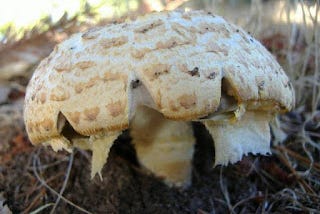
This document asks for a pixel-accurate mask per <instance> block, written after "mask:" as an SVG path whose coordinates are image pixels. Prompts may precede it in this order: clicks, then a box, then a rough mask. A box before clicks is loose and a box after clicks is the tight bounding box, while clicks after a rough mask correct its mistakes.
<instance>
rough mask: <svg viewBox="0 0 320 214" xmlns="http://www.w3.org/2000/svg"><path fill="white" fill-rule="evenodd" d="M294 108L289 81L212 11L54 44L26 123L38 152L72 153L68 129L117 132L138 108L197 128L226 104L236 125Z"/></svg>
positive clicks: (157, 18)
mask: <svg viewBox="0 0 320 214" xmlns="http://www.w3.org/2000/svg"><path fill="white" fill-rule="evenodd" d="M139 88H143V90H142V89H141V93H135V90H139ZM136 94H139V96H137V95H136ZM141 94H142V95H141ZM141 96H142V98H141ZM230 97H232V98H233V99H234V102H232V101H231V103H232V104H230V103H229V104H228V99H229V100H230ZM220 101H221V102H220ZM223 102H224V103H227V104H223ZM293 104H294V92H293V89H292V86H291V84H290V82H289V79H288V77H287V76H286V75H285V73H284V71H283V70H282V68H281V67H280V66H279V64H278V63H277V62H276V60H275V59H274V57H273V56H272V55H271V54H270V53H269V52H268V51H267V50H266V49H265V48H264V47H263V46H262V45H261V44H260V43H259V42H258V41H256V40H255V39H254V38H252V37H251V36H250V35H248V34H247V33H245V31H244V30H242V29H241V28H239V27H237V26H235V25H233V24H230V23H228V22H227V21H225V20H224V19H223V18H221V17H219V16H214V15H212V14H210V13H205V12H200V11H194V12H182V11H171V12H161V13H153V14H150V15H146V16H143V17H141V18H138V19H136V20H133V21H131V20H128V21H126V22H123V23H120V24H111V25H107V26H105V27H98V28H93V29H91V30H88V31H87V32H84V33H78V34H75V35H73V36H72V37H71V38H69V39H68V40H66V41H64V42H62V43H61V44H59V45H58V46H56V47H55V49H54V51H53V52H52V53H51V54H50V56H49V57H47V58H46V59H44V60H43V61H42V62H41V64H40V65H39V66H38V68H37V70H36V71H35V73H34V75H33V77H32V78H31V80H30V83H29V86H28V88H27V93H26V98H25V110H24V117H25V124H26V129H27V132H28V135H29V138H30V140H31V141H32V142H33V143H34V144H39V143H44V142H45V143H49V144H51V145H53V147H54V148H60V147H63V148H66V149H70V148H71V147H72V142H71V143H70V138H68V139H67V138H66V137H64V136H63V134H62V129H63V127H64V126H65V123H66V121H68V123H69V124H70V125H71V126H72V127H73V129H74V130H75V131H76V132H77V133H79V134H80V135H82V136H93V135H101V134H104V133H108V132H117V131H121V130H124V129H126V128H128V127H129V124H130V121H131V119H132V118H133V116H134V114H135V112H136V109H137V107H138V106H140V105H146V106H149V107H151V108H153V109H155V110H157V111H158V112H160V113H162V114H163V115H164V117H165V118H168V119H172V120H183V121H191V120H194V121H195V120H199V118H203V117H206V118H205V120H210V119H211V118H212V117H211V116H212V114H215V113H217V112H225V111H226V109H230V108H231V106H232V105H233V106H234V105H235V106H236V109H232V110H231V111H232V112H235V115H236V119H237V120H240V118H241V115H242V113H243V112H245V111H255V112H256V111H263V112H269V113H270V114H274V113H277V112H285V111H288V110H290V109H291V108H292V107H293ZM240 107H241V108H240ZM239 112H240V113H239ZM241 112H242V113H241ZM214 117H215V115H214V116H213V118H214ZM246 118H249V117H246ZM223 120H224V119H223ZM245 120H247V119H245ZM204 123H205V124H206V125H207V127H209V126H210V125H208V124H209V123H208V122H204ZM267 132H269V131H268V130H267ZM112 139H114V138H112Z"/></svg>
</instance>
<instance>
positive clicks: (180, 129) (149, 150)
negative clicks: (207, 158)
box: [130, 107, 195, 186]
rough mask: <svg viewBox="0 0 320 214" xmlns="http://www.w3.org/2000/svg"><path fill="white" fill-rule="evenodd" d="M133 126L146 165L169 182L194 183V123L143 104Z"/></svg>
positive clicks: (136, 146) (140, 153) (142, 160)
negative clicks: (174, 117)
mask: <svg viewBox="0 0 320 214" xmlns="http://www.w3.org/2000/svg"><path fill="white" fill-rule="evenodd" d="M130 128H131V136H132V138H133V144H134V145H135V149H136V152H137V156H138V159H139V161H140V163H141V165H142V166H144V167H145V168H147V169H148V170H150V171H151V172H153V173H154V174H155V175H157V176H159V177H162V178H164V179H165V181H166V182H167V183H169V184H175V185H178V186H181V185H187V184H189V183H190V180H191V166H192V157H193V151H194V143H195V138H194V136H193V131H192V127H191V124H190V123H187V122H182V121H172V120H168V119H165V118H164V117H163V115H162V114H161V113H159V112H157V111H155V110H153V109H150V108H147V107H139V108H138V109H137V112H136V114H135V117H134V118H133V120H132V123H131V127H130Z"/></svg>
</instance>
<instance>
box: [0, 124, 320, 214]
mask: <svg viewBox="0 0 320 214" xmlns="http://www.w3.org/2000/svg"><path fill="white" fill-rule="evenodd" d="M193 128H194V132H195V133H196V134H195V136H196V138H197V143H196V145H195V155H194V160H193V166H194V168H193V176H192V184H191V185H190V186H188V187H185V188H177V187H169V186H168V185H166V184H165V183H164V182H163V181H162V180H161V178H157V177H155V176H153V175H152V174H150V173H146V171H145V170H144V169H141V167H139V164H138V162H137V159H136V156H135V151H134V148H133V146H132V145H131V144H130V141H131V139H130V137H129V136H128V133H127V132H125V133H124V134H123V135H121V136H120V137H119V138H118V139H117V141H116V142H115V144H114V146H113V147H112V148H111V152H110V155H109V158H108V163H107V164H106V166H105V167H104V169H103V180H102V181H101V180H100V178H99V177H98V176H96V177H95V178H94V179H93V180H91V179H90V154H89V153H87V152H85V151H81V150H75V151H74V159H73V162H72V164H73V165H72V167H71V171H70V175H69V178H68V180H67V185H66V188H65V190H64V192H63V197H65V198H66V199H68V200H69V201H71V202H72V203H74V204H76V205H77V206H79V207H81V208H82V209H84V210H86V211H88V212H90V213H200V214H202V213H228V212H233V213H262V212H268V213H273V212H285V213H294V212H295V211H296V210H295V209H294V208H293V207H290V205H291V203H292V199H291V198H289V197H287V198H286V194H284V195H283V196H281V192H282V191H284V190H285V189H286V188H290V189H294V188H295V187H296V186H297V185H299V182H298V181H297V179H295V177H294V176H292V173H290V170H289V169H288V168H286V167H285V166H283V164H281V161H280V160H279V159H278V158H277V157H275V156H269V157H254V156H251V155H250V156H248V157H245V158H244V159H243V160H242V161H241V162H239V163H237V164H235V165H231V166H228V167H219V166H217V167H214V168H213V160H214V148H213V142H212V139H211V137H210V135H209V134H208V132H207V131H206V129H205V128H204V127H203V125H201V124H199V123H194V124H193ZM22 135H23V134H22ZM15 141H16V142H15V143H14V142H11V143H10V144H11V145H10V149H9V150H8V151H7V152H10V151H11V152H12V151H13V150H14V149H15V148H17V147H19V148H20V150H19V151H16V154H15V155H14V156H12V157H10V158H8V160H6V161H5V163H4V164H2V165H1V168H0V192H3V193H4V194H3V196H4V198H5V199H6V200H5V205H7V206H8V207H9V208H10V210H11V211H12V212H13V213H29V212H30V211H33V210H36V209H37V208H41V207H42V208H43V206H45V205H47V208H44V209H43V210H41V211H40V212H38V213H48V212H49V211H50V210H51V209H52V207H53V204H54V203H55V201H56V199H57V195H56V194H54V193H53V192H52V191H50V190H49V189H48V188H46V187H45V186H43V185H42V183H41V180H42V181H44V182H45V183H46V184H47V185H49V186H50V187H51V188H53V189H54V190H55V191H57V192H59V191H60V189H61V188H62V186H63V183H64V181H65V179H66V173H67V168H68V164H69V163H70V162H69V160H70V154H68V153H65V152H59V153H55V152H53V151H51V149H48V148H43V147H38V148H35V147H33V146H31V144H30V143H29V142H28V141H27V138H26V137H23V136H20V138H19V140H15ZM19 141H20V142H19ZM17 142H18V143H17ZM19 143H20V144H21V143H23V146H22V145H19ZM37 174H38V176H39V177H40V179H41V180H39V178H37V177H36V175H37ZM317 192H319V189H317ZM301 198H304V197H301ZM316 201H317V202H318V203H315V202H316ZM299 203H302V204H304V205H305V206H309V207H310V208H312V209H314V210H320V200H319V197H315V198H314V200H313V201H310V200H306V201H301V200H300V202H299ZM300 211H301V210H300ZM55 213H85V212H83V211H81V210H79V208H77V207H75V206H73V205H70V204H69V203H67V202H66V201H64V200H63V199H61V200H60V202H59V203H58V205H57V207H56V208H55ZM299 213H300V212H299Z"/></svg>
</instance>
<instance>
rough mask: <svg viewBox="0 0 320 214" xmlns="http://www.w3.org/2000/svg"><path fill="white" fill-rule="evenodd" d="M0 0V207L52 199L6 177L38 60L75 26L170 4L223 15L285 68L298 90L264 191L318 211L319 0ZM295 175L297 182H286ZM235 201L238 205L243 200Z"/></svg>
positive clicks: (22, 136)
mask: <svg viewBox="0 0 320 214" xmlns="http://www.w3.org/2000/svg"><path fill="white" fill-rule="evenodd" d="M0 5H1V7H0V163H1V165H0V213H1V210H4V209H5V207H6V209H7V210H8V209H9V207H10V208H11V209H13V210H16V211H19V212H29V211H31V210H34V209H36V208H37V207H38V208H39V207H40V208H41V207H42V208H43V206H45V204H48V203H49V202H48V201H46V200H43V199H42V200H40V199H39V198H38V199H37V198H36V196H37V194H40V193H37V194H36V193H34V192H33V194H35V196H32V197H31V196H30V195H27V196H28V197H27V196H26V195H25V192H24V191H26V190H22V189H19V188H18V187H17V185H18V184H16V183H14V182H13V181H12V179H11V180H10V179H9V176H8V173H9V172H13V173H14V172H15V171H14V169H17V168H21V167H19V166H17V164H19V161H17V159H16V157H17V156H18V155H23V154H27V153H29V152H30V151H33V147H31V146H30V143H29V141H28V139H27V137H26V133H25V131H24V125H23V117H22V109H23V99H24V93H25V88H26V85H27V83H28V81H29V78H30V76H31V75H32V73H33V71H34V69H35V68H36V66H37V65H38V63H39V62H40V61H41V60H42V59H43V58H45V57H46V56H47V55H49V53H50V52H51V51H52V50H53V48H54V46H55V45H56V44H57V43H59V42H61V41H63V40H64V39H66V38H68V36H70V35H71V34H73V33H75V32H78V31H85V30H86V29H88V28H90V27H93V26H97V25H105V24H108V23H113V22H116V21H119V20H124V19H125V18H130V17H136V16H137V15H141V14H145V13H150V12H152V11H163V10H174V9H181V10H185V11H189V10H198V9H202V10H206V11H210V12H212V13H214V14H217V15H220V16H223V17H225V19H227V20H229V21H230V22H233V23H235V24H238V25H240V26H242V27H243V28H244V29H245V30H246V31H247V32H249V33H250V34H252V35H253V36H254V37H255V38H257V39H258V40H259V41H261V42H262V44H263V45H264V46H265V47H266V48H267V49H268V50H269V51H271V52H272V53H273V55H274V56H275V57H276V58H277V60H278V61H279V63H280V64H281V65H282V66H283V68H284V70H285V71H286V72H287V74H288V76H289V77H290V79H291V80H292V82H293V85H294V88H295V92H296V109H295V110H294V111H292V112H290V113H288V114H286V115H284V116H281V117H279V118H278V119H279V121H277V122H278V123H277V129H275V130H277V131H275V132H274V133H273V142H274V144H273V153H274V154H275V160H273V161H275V162H274V163H276V164H275V165H272V164H274V163H273V162H272V161H270V164H271V165H267V166H265V168H262V169H263V173H264V174H263V176H265V177H263V176H262V178H261V179H267V180H268V179H269V180H272V182H275V183H276V185H278V188H276V189H272V188H270V189H268V188H269V186H268V185H266V188H265V189H264V191H269V193H268V194H269V195H271V198H272V197H273V198H276V199H277V200H280V202H279V201H277V203H279V204H284V205H285V206H284V207H285V208H284V210H286V211H288V210H289V211H292V210H294V211H297V212H300V211H301V212H319V210H320V207H319V206H320V205H319V204H320V198H319V193H320V192H319V187H320V181H319V179H320V176H319V175H320V164H319V159H320V143H319V139H320V111H319V100H320V81H319V80H320V76H319V75H320V64H319V62H320V27H319V19H320V10H319V7H320V6H319V5H320V1H319V0H86V1H85V0H0ZM276 142H277V143H280V144H276ZM20 163H21V162H20ZM278 164H279V165H278ZM27 171H28V170H27ZM31 174H32V173H31V172H30V176H31V177H32V175H31ZM61 176H62V177H63V173H62V175H61ZM33 177H34V176H33ZM13 178H14V176H13ZM292 178H294V179H296V181H295V182H294V184H292V186H290V185H291V184H290V185H289V184H288V182H289V183H290V182H291V180H290V179H292ZM281 179H282V180H281ZM31 180H32V179H31ZM30 182H31V181H30ZM35 182H36V181H34V180H33V183H32V182H31V183H32V184H31V183H30V186H32V185H36V184H35ZM272 182H269V183H268V184H270V186H272V185H273V183H272ZM279 182H280V184H279ZM38 185H39V184H38ZM14 188H18V189H16V190H14ZM57 188H58V187H57ZM26 189H28V188H26ZM14 191H18V192H19V194H20V196H19V197H20V198H19V197H18V196H16V195H12V194H13V192H14ZM33 191H35V190H33ZM37 191H38V190H37ZM10 194H11V195H10ZM19 194H18V195H19ZM41 194H45V193H43V192H42V193H41ZM46 194H50V193H46ZM259 194H260V193H259ZM9 195H10V196H9ZM280 196H281V197H284V198H285V199H283V200H285V201H281V200H282V199H280V198H281V197H280ZM17 197H18V198H17ZM250 197H252V196H250ZM250 197H249V196H248V198H249V199H250ZM277 197H279V198H277ZM6 198H7V199H8V198H9V199H10V200H11V201H12V200H15V201H17V202H18V201H19V204H14V203H13V202H6V203H7V204H8V206H7V205H5V203H4V202H5V201H8V200H6ZM21 198H22V199H23V200H22V199H21ZM231 198H232V197H231ZM249 199H248V200H249ZM258 199H259V198H258ZM10 200H9V201H10ZM199 200H200V199H199ZM221 200H223V201H225V203H226V204H227V205H228V206H226V207H227V208H226V210H229V211H230V210H231V211H232V212H233V211H234V209H235V208H234V209H233V207H232V206H231V208H232V209H231V208H230V206H229V204H228V203H231V202H230V200H227V199H226V196H225V195H223V197H222V199H221ZM234 200H235V201H233V202H234V204H236V205H237V207H238V208H239V207H241V206H242V204H241V206H240V204H237V200H236V199H234ZM250 200H251V199H250ZM261 200H262V199H261ZM274 200H275V199H274ZM200 201H201V200H200ZM271 202H272V200H271ZM271 202H270V203H271ZM190 203H191V202H190ZM241 203H244V202H241ZM261 203H262V202H261ZM270 203H269V205H270ZM244 204H245V203H244ZM51 205H52V204H51ZM51 205H50V206H51ZM48 206H49V205H48ZM48 206H47V207H48ZM186 206H187V205H186ZM190 206H191V205H190ZM192 206H193V205H192ZM259 206H260V205H259ZM259 206H258V207H259ZM261 206H262V205H261ZM199 207H200V208H201V203H200V205H199ZM199 207H198V208H197V209H200V208H199ZM288 207H291V208H288ZM45 208H46V207H45ZM267 208H268V207H267ZM269 208H270V209H269V211H275V210H273V209H274V207H273V206H271V207H269ZM287 208H288V210H287ZM43 209H44V208H43ZM190 209H191V208H190ZM202 209H204V208H201V210H202ZM257 209H258V208H257ZM261 209H262V208H261ZM191 210H192V209H191Z"/></svg>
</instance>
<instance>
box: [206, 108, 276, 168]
mask: <svg viewBox="0 0 320 214" xmlns="http://www.w3.org/2000/svg"><path fill="white" fill-rule="evenodd" d="M270 119H271V116H270V115H269V114H268V113H266V112H261V113H260V112H247V113H245V114H244V115H243V116H242V117H241V119H240V120H238V121H235V122H231V123H226V122H216V121H210V120H209V121H205V122H204V125H205V126H206V128H207V129H208V131H209V132H210V134H211V136H212V138H213V140H214V147H215V165H227V164H228V163H235V162H237V161H239V160H241V159H242V156H243V155H248V154H249V153H252V154H268V153H270V140H271V139H270V129H269V121H270Z"/></svg>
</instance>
